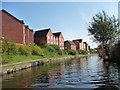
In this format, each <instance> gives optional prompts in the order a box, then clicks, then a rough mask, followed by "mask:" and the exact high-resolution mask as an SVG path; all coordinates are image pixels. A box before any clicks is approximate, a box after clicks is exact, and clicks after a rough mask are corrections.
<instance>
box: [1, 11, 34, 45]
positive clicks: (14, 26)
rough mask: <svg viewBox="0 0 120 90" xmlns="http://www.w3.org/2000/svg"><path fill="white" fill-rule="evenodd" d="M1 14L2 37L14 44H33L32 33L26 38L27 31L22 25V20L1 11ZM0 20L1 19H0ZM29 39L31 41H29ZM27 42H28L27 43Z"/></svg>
mask: <svg viewBox="0 0 120 90" xmlns="http://www.w3.org/2000/svg"><path fill="white" fill-rule="evenodd" d="M0 14H2V20H0V21H2V37H4V39H7V40H9V41H11V42H15V43H16V44H30V43H29V42H31V44H33V43H34V42H33V41H34V40H33V39H34V38H33V31H32V32H31V34H30V35H29V36H28V32H29V29H28V27H26V26H25V25H24V22H23V21H22V20H19V19H17V18H16V17H14V16H13V15H11V14H10V13H8V12H7V11H5V10H1V11H0ZM0 19H1V18H0ZM29 37H31V38H32V39H30V40H29ZM28 41H29V42H28Z"/></svg>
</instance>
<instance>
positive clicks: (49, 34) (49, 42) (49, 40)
mask: <svg viewBox="0 0 120 90" xmlns="http://www.w3.org/2000/svg"><path fill="white" fill-rule="evenodd" d="M46 38H47V39H46V40H47V44H54V37H53V34H52V32H51V30H49V31H48V34H47V36H46Z"/></svg>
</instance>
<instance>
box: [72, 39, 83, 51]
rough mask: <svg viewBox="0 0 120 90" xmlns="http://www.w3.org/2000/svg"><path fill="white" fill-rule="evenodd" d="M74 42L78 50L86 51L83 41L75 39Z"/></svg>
mask: <svg viewBox="0 0 120 90" xmlns="http://www.w3.org/2000/svg"><path fill="white" fill-rule="evenodd" d="M73 42H74V43H75V44H76V50H84V46H83V40H82V39H75V40H73Z"/></svg>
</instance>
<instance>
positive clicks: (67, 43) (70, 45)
mask: <svg viewBox="0 0 120 90" xmlns="http://www.w3.org/2000/svg"><path fill="white" fill-rule="evenodd" d="M64 48H65V49H71V50H74V51H76V44H75V43H74V42H73V41H65V42H64Z"/></svg>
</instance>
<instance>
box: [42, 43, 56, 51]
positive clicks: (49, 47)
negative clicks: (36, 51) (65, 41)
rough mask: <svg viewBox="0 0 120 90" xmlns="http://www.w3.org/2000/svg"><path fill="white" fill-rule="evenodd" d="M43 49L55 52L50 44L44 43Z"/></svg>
mask: <svg viewBox="0 0 120 90" xmlns="http://www.w3.org/2000/svg"><path fill="white" fill-rule="evenodd" d="M44 49H46V50H48V51H49V52H55V49H54V47H52V46H51V45H47V44H46V45H44Z"/></svg>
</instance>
